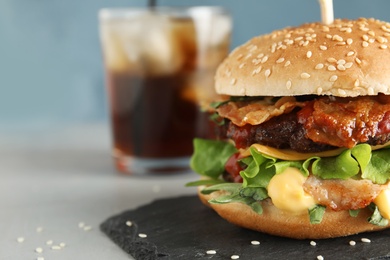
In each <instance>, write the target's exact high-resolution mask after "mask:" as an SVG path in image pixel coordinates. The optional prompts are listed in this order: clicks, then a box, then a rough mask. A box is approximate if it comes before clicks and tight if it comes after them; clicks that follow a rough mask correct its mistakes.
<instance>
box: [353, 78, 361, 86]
mask: <svg viewBox="0 0 390 260" xmlns="http://www.w3.org/2000/svg"><path fill="white" fill-rule="evenodd" d="M354 86H355V87H359V86H360V81H359V80H358V79H357V80H355V83H354Z"/></svg>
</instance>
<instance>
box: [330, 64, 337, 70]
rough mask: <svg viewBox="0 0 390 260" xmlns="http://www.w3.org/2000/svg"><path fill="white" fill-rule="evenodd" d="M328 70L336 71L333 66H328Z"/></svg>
mask: <svg viewBox="0 0 390 260" xmlns="http://www.w3.org/2000/svg"><path fill="white" fill-rule="evenodd" d="M328 70H329V71H335V70H336V67H335V66H333V65H329V66H328Z"/></svg>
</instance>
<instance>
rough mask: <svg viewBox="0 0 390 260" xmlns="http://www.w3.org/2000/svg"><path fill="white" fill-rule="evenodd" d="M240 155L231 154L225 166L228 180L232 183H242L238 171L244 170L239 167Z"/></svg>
mask: <svg viewBox="0 0 390 260" xmlns="http://www.w3.org/2000/svg"><path fill="white" fill-rule="evenodd" d="M240 159H241V158H240V153H235V154H233V155H232V156H231V157H230V158H229V160H228V161H227V162H226V164H225V170H226V172H227V173H228V174H229V175H230V176H228V179H229V180H230V181H232V182H242V177H241V175H240V171H242V170H243V169H244V168H243V167H242V166H241V165H240V163H239V162H238V160H240Z"/></svg>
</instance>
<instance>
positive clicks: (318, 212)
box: [309, 205, 326, 224]
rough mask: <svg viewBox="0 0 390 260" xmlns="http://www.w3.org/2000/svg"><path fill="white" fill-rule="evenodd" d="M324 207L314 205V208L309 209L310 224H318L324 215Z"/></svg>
mask: <svg viewBox="0 0 390 260" xmlns="http://www.w3.org/2000/svg"><path fill="white" fill-rule="evenodd" d="M325 209H326V207H325V206H321V205H316V206H315V207H313V208H311V209H309V217H310V223H311V224H320V223H321V221H322V217H323V216H324V213H325Z"/></svg>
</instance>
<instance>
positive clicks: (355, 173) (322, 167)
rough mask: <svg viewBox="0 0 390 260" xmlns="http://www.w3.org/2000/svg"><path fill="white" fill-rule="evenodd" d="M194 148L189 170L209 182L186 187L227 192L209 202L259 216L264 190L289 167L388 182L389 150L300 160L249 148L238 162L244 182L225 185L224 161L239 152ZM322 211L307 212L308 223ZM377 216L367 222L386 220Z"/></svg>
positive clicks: (199, 144)
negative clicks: (235, 205)
mask: <svg viewBox="0 0 390 260" xmlns="http://www.w3.org/2000/svg"><path fill="white" fill-rule="evenodd" d="M194 148H195V149H194V155H193V156H192V158H191V167H192V169H193V170H194V171H195V172H197V173H199V174H201V175H203V176H206V177H208V178H209V179H207V180H200V181H196V182H192V183H189V184H187V185H188V186H196V185H209V186H208V187H207V188H205V189H204V190H202V193H205V194H209V193H212V192H214V191H217V190H223V191H226V194H224V195H222V196H220V197H218V198H214V199H212V200H211V201H210V203H219V204H221V203H231V202H240V203H245V204H247V205H249V206H250V207H252V209H253V210H255V211H256V212H258V213H261V212H262V209H261V204H260V203H259V202H260V201H262V200H264V199H266V198H268V197H269V196H268V193H267V187H268V184H269V182H270V180H271V178H272V177H273V176H274V175H275V174H279V173H282V172H283V171H284V170H285V169H286V168H288V167H295V168H297V169H299V170H300V172H301V173H302V174H303V175H304V176H308V175H309V173H312V174H313V175H315V176H316V177H318V178H322V179H343V180H345V179H348V178H356V179H359V178H362V179H368V180H371V181H372V182H374V183H377V184H384V183H386V182H387V181H389V180H390V149H387V148H384V149H380V150H376V151H372V150H371V146H369V145H368V144H359V145H356V146H355V147H353V148H351V149H347V150H345V151H343V152H342V153H341V154H339V155H337V156H334V157H324V158H321V157H311V158H308V159H306V160H301V161H286V160H280V159H277V158H274V157H272V156H268V155H265V154H262V153H260V152H259V151H257V149H255V148H253V147H252V148H250V156H248V157H246V158H242V159H241V160H240V163H241V164H242V165H244V166H246V167H244V168H245V169H244V170H242V171H241V172H240V175H241V177H242V179H243V183H226V182H224V181H223V180H222V178H221V176H222V174H223V172H224V170H225V168H224V167H225V164H226V162H227V160H228V159H229V158H230V156H232V155H233V154H234V153H237V152H238V151H237V149H236V148H235V147H234V146H233V145H232V144H231V143H228V142H224V141H211V140H204V139H195V140H194ZM324 212H325V208H324V207H323V206H320V205H317V206H316V207H314V208H313V209H310V210H309V215H310V220H311V222H312V223H319V222H320V221H321V219H322V215H323V214H324ZM357 213H358V211H350V214H351V216H354V215H357ZM378 214H379V211H378V212H377V211H375V210H374V213H373V216H372V217H371V218H370V220H369V221H370V223H373V224H376V225H381V224H383V223H384V221H385V219H383V218H380V217H381V216H380V214H379V216H380V217H379V216H378Z"/></svg>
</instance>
